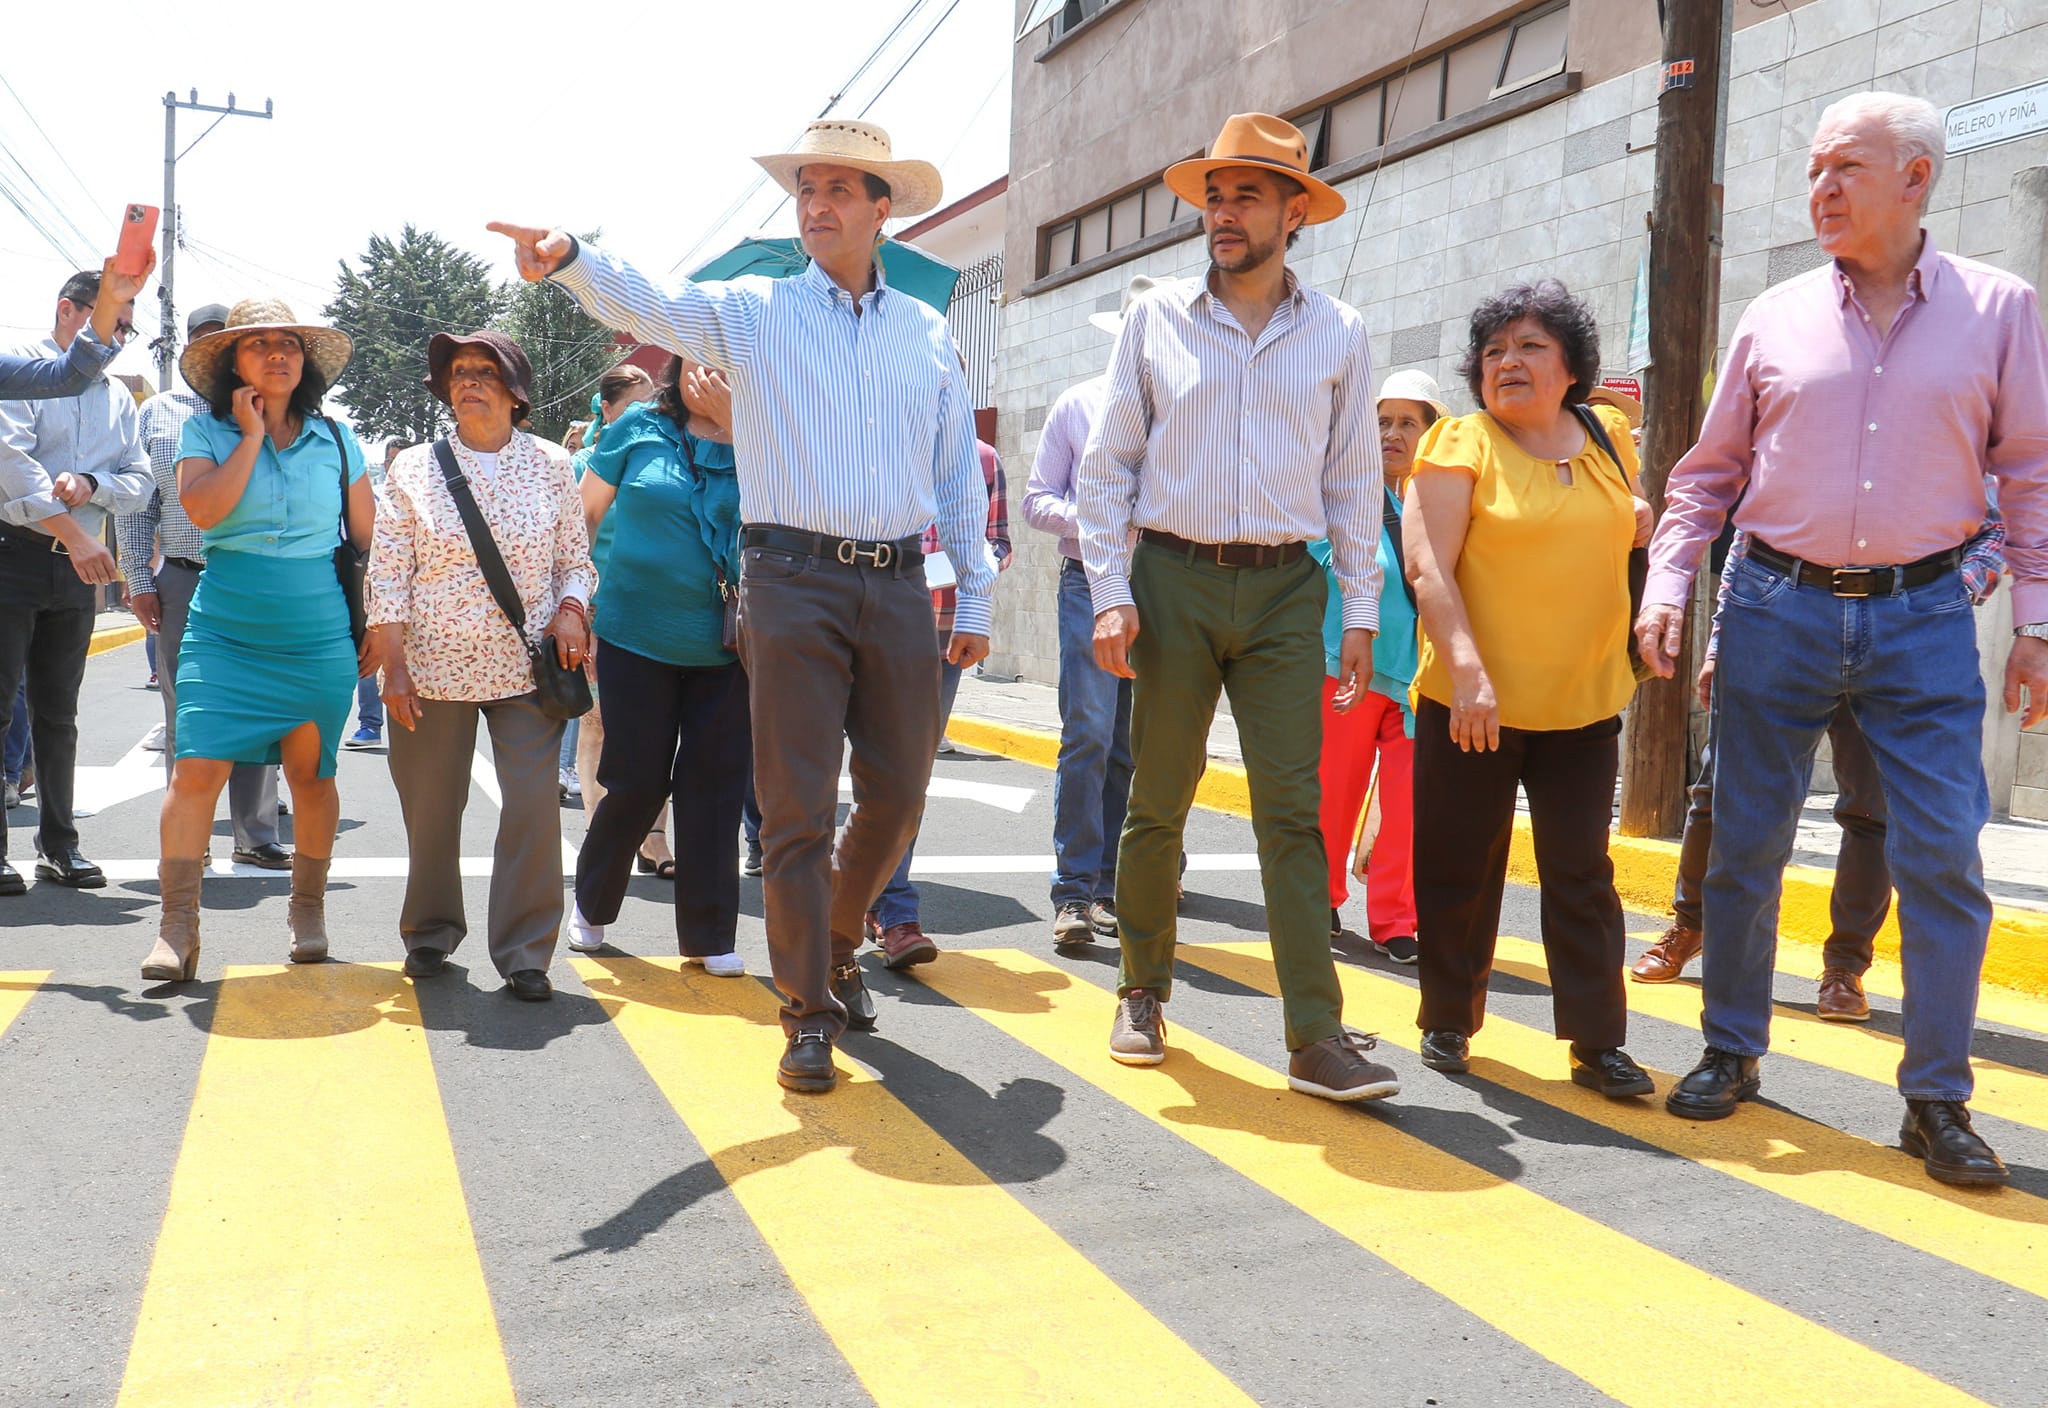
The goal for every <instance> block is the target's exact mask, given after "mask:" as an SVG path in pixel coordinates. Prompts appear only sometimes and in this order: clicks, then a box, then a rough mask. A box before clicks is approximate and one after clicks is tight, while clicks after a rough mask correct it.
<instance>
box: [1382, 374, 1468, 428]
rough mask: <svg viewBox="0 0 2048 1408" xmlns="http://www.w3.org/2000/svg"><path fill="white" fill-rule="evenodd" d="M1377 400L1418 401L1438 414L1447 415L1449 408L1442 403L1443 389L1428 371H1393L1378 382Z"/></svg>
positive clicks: (1449, 412)
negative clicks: (1378, 392)
mask: <svg viewBox="0 0 2048 1408" xmlns="http://www.w3.org/2000/svg"><path fill="white" fill-rule="evenodd" d="M1378 401H1419V402H1420V403H1422V404H1423V405H1425V406H1427V407H1429V408H1430V409H1431V410H1433V411H1435V412H1436V413H1437V415H1438V416H1440V417H1441V416H1448V415H1450V414H1451V408H1450V407H1449V406H1447V405H1445V404H1444V389H1443V388H1442V387H1441V386H1438V385H1437V384H1436V378H1435V377H1433V376H1431V375H1430V374H1429V373H1428V372H1422V371H1415V370H1413V369H1410V370H1408V371H1402V372H1395V373H1394V374H1393V375H1392V376H1390V377H1388V378H1387V379H1386V380H1385V381H1383V382H1381V383H1380V394H1379V397H1378V398H1377V401H1376V402H1375V404H1377V403H1378Z"/></svg>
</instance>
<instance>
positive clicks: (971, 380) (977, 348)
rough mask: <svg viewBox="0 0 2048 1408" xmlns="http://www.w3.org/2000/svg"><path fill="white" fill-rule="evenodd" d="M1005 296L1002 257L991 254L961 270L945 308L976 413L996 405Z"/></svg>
mask: <svg viewBox="0 0 2048 1408" xmlns="http://www.w3.org/2000/svg"><path fill="white" fill-rule="evenodd" d="M1002 296H1003V256H1002V255H1000V254H991V255H990V256H989V257H988V258H986V259H984V260H982V261H981V262H980V263H979V264H974V265H970V266H969V267H968V268H966V269H963V270H961V272H960V282H959V283H957V284H955V285H954V286H953V301H952V302H951V303H950V304H948V305H947V306H946V322H947V324H948V325H950V326H951V327H952V329H953V343H954V345H955V346H957V347H958V348H959V349H960V356H961V358H962V359H963V360H964V361H965V362H966V363H967V389H968V390H969V391H970V392H972V393H973V395H974V405H975V409H977V410H986V409H987V408H989V407H991V406H993V405H995V403H996V343H997V330H998V328H999V327H1000V326H1001V324H1000V322H999V315H1000V312H1001V310H1000V309H999V308H998V306H997V302H998V300H1000V299H1001V298H1002Z"/></svg>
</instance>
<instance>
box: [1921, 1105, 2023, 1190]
mask: <svg viewBox="0 0 2048 1408" xmlns="http://www.w3.org/2000/svg"><path fill="white" fill-rule="evenodd" d="M1899 1147H1900V1148H1901V1149H1904V1150H1905V1151H1906V1152H1907V1153H1909V1154H1911V1155H1912V1156H1913V1157H1914V1158H1916V1159H1919V1160H1920V1161H1921V1162H1922V1163H1924V1164H1926V1165H1927V1176H1928V1177H1930V1178H1933V1179H1936V1180H1938V1181H1940V1182H1942V1183H1960V1184H1962V1185H1963V1186H1964V1187H1985V1186H1996V1185H1998V1184H2001V1183H2004V1182H2005V1180H2006V1172H2005V1162H2004V1160H2002V1159H2000V1158H1999V1157H1998V1155H1996V1154H1994V1153H1992V1152H1991V1146H1990V1145H1989V1144H1986V1143H1985V1142H1984V1140H1983V1139H1982V1137H1980V1136H1979V1135H1978V1133H1977V1131H1976V1130H1974V1129H1972V1128H1970V1112H1969V1110H1968V1109H1966V1108H1965V1107H1964V1105H1963V1102H1962V1101H1960V1100H1908V1101H1907V1102H1906V1122H1905V1124H1904V1125H1902V1126H1901V1127H1900V1129H1899Z"/></svg>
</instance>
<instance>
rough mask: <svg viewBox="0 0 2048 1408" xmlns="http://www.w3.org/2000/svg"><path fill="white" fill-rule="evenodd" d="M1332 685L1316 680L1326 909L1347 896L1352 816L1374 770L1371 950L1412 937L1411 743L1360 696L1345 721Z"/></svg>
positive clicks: (1379, 699)
mask: <svg viewBox="0 0 2048 1408" xmlns="http://www.w3.org/2000/svg"><path fill="white" fill-rule="evenodd" d="M1336 695H1337V682H1336V681H1335V680H1333V679H1331V678H1330V677H1329V676H1328V675H1325V676H1324V677H1323V761H1322V767H1321V769H1320V773H1321V777H1322V784H1323V812H1322V820H1323V847H1324V849H1325V850H1326V851H1328V852H1329V859H1330V907H1331V908H1332V909H1335V908H1338V907H1339V906H1341V905H1342V904H1343V903H1344V901H1345V899H1346V898H1347V897H1348V896H1349V895H1350V893H1351V847H1352V843H1353V842H1355V841H1356V840H1357V839H1358V821H1359V814H1360V813H1361V812H1363V811H1364V810H1365V794H1366V793H1367V791H1368V790H1370V788H1371V786H1372V770H1373V760H1374V758H1375V757H1377V758H1378V760H1379V770H1380V834H1379V839H1378V840H1376V841H1374V842H1373V848H1372V858H1371V859H1370V860H1368V861H1367V862H1366V866H1365V911H1366V925H1367V929H1368V931H1369V932H1370V933H1371V935H1372V938H1373V939H1374V941H1375V942H1379V943H1385V942H1386V941H1387V940H1388V939H1391V938H1395V937H1397V936H1399V935H1403V934H1406V935H1409V936H1411V937H1412V936H1413V935H1414V933H1415V866H1414V847H1415V740H1414V739H1412V738H1410V737H1408V735H1407V734H1406V733H1404V732H1402V729H1401V706H1400V704H1399V703H1397V702H1396V701H1394V700H1392V699H1389V698H1388V697H1387V696H1386V695H1384V694H1376V693H1373V692H1371V691H1367V693H1366V695H1365V697H1364V698H1363V699H1361V700H1359V702H1358V707H1357V708H1355V709H1353V710H1352V711H1351V712H1350V713H1348V714H1340V713H1338V712H1337V710H1336V707H1335V705H1334V704H1333V703H1332V702H1331V701H1332V700H1334V699H1335V698H1336Z"/></svg>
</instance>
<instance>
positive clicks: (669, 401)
mask: <svg viewBox="0 0 2048 1408" xmlns="http://www.w3.org/2000/svg"><path fill="white" fill-rule="evenodd" d="M689 365H691V364H690V363H689V362H686V361H684V360H683V359H682V358H681V357H677V356H675V355H673V354H671V355H670V357H669V359H668V361H667V362H666V363H664V364H663V365H662V368H661V380H660V381H658V382H656V383H655V385H656V386H658V387H660V388H661V389H660V390H659V391H657V392H655V393H654V409H655V410H657V411H660V412H661V413H662V414H663V415H665V416H667V417H668V418H669V419H670V420H672V421H674V422H675V423H676V429H678V430H687V429H688V428H689V425H690V408H689V407H688V406H686V405H685V404H683V368H685V367H687V366H689Z"/></svg>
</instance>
